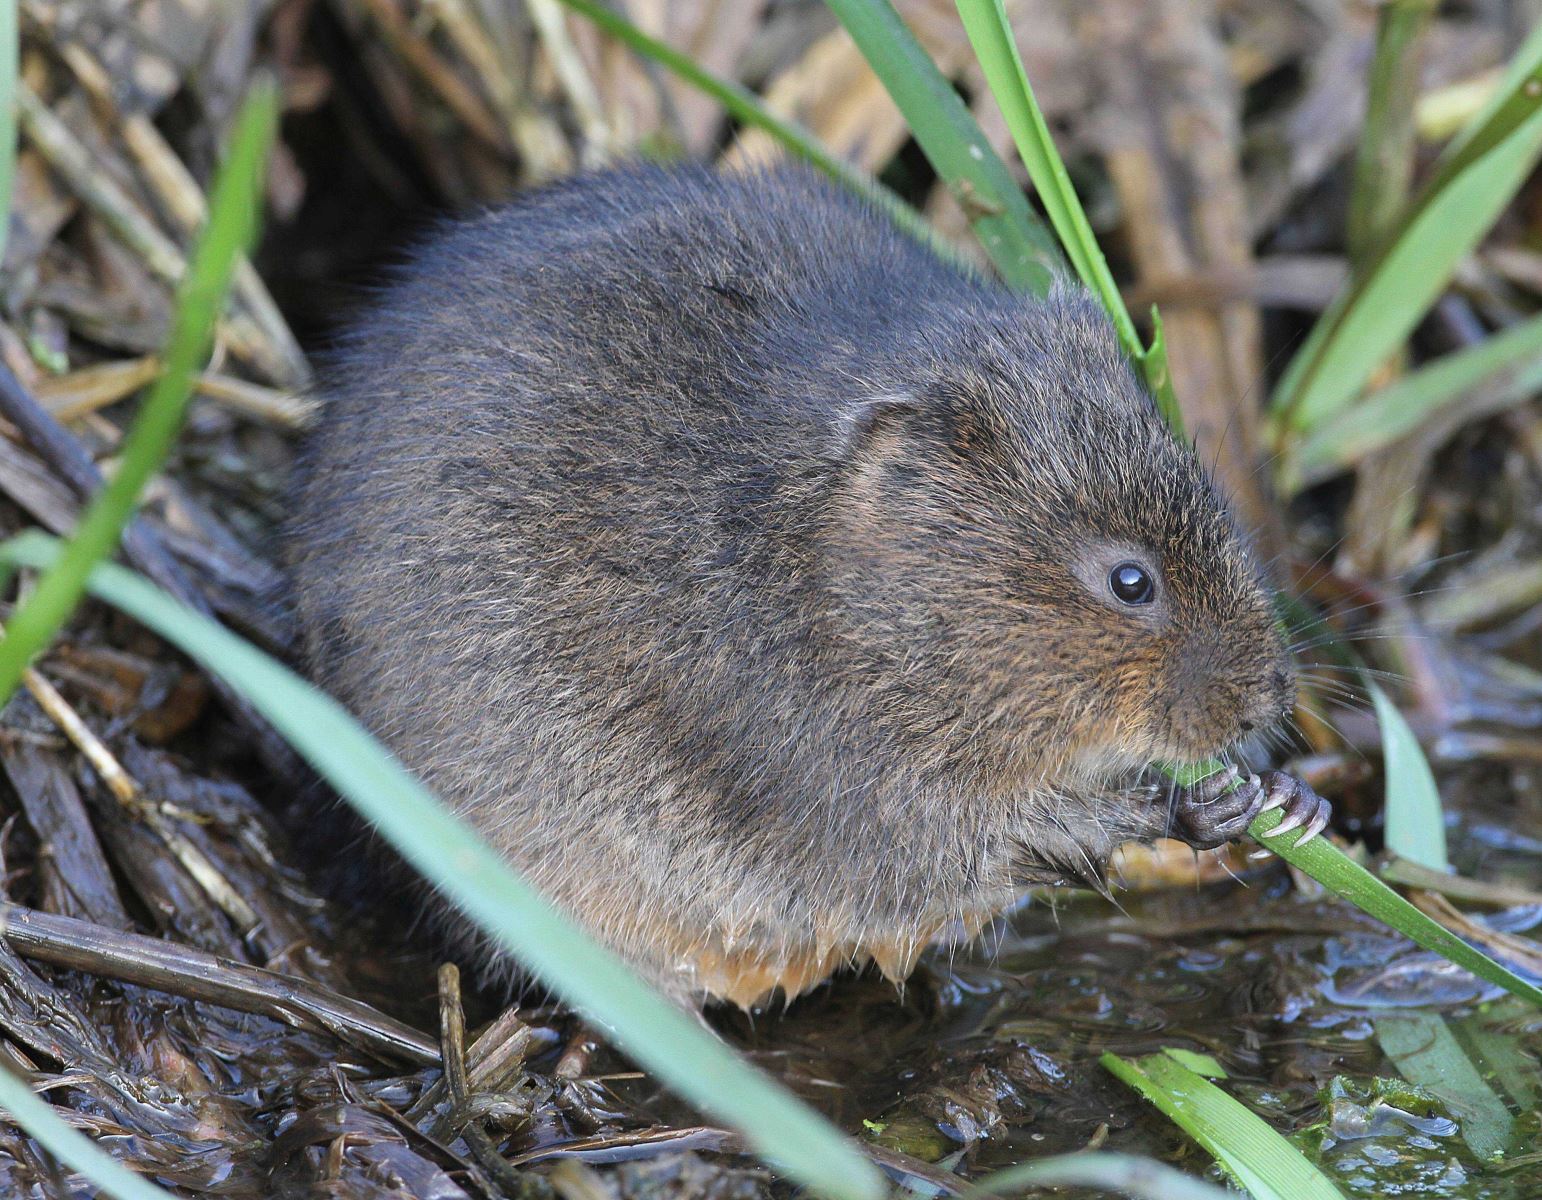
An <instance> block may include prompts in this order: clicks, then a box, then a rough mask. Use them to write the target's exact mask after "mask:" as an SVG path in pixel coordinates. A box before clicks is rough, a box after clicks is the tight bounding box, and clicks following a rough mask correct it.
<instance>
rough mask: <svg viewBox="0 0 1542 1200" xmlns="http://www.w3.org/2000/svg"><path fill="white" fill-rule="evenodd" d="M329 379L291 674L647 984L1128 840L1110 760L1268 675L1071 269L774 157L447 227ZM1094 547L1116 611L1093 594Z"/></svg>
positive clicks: (962, 898) (854, 953) (799, 961)
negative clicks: (1028, 260) (1152, 595)
mask: <svg viewBox="0 0 1542 1200" xmlns="http://www.w3.org/2000/svg"><path fill="white" fill-rule="evenodd" d="M332 375H333V385H332V387H331V389H330V391H331V395H330V400H329V403H328V407H327V412H326V418H325V420H324V422H323V425H322V427H321V429H320V430H319V431H318V432H317V433H316V435H315V437H314V440H313V443H312V445H311V446H310V447H309V449H308V453H307V464H308V465H307V467H306V469H305V483H304V486H303V489H302V492H301V501H300V505H299V511H298V513H297V516H296V521H295V524H294V528H293V533H292V546H293V550H294V555H293V568H294V583H295V588H296V594H297V598H298V604H299V609H300V612H301V615H302V618H303V620H304V624H305V627H306V629H307V631H308V637H309V643H310V649H311V657H312V663H313V667H314V671H315V675H316V677H317V679H318V680H319V681H320V682H321V683H322V684H324V685H325V686H326V687H328V688H329V689H331V690H332V691H333V692H334V693H335V694H336V695H337V696H339V697H340V698H341V699H342V700H343V701H344V702H345V703H347V704H348V705H349V706H350V707H351V708H352V709H353V711H354V712H356V713H357V714H358V715H359V716H360V717H362V718H363V719H364V720H365V721H366V722H367V723H368V724H369V725H370V726H371V727H372V728H373V729H374V730H375V731H376V733H378V734H379V735H380V736H381V737H382V738H384V739H385V740H386V741H387V743H388V744H390V745H391V746H392V747H393V749H394V750H395V751H396V752H397V753H398V754H399V755H400V756H401V758H402V759H403V760H404V761H405V762H406V763H407V764H408V765H409V766H410V767H412V768H413V769H414V770H416V771H417V772H419V773H420V774H421V775H422V776H423V778H424V779H425V780H426V781H427V782H428V783H429V784H430V785H431V786H432V787H434V788H435V789H437V790H438V791H439V793H440V794H441V795H443V796H444V797H445V798H446V799H447V800H449V801H450V802H451V803H452V804H453V805H454V806H455V807H456V808H457V809H458V810H459V811H460V812H461V813H462V814H463V815H464V816H466V817H467V818H468V819H470V820H471V821H472V822H473V823H474V824H475V825H476V826H477V827H478V828H479V829H480V830H481V831H482V833H483V834H484V835H486V836H487V837H488V838H489V839H490V840H491V841H492V842H493V844H494V845H496V846H498V847H499V848H500V849H501V850H502V851H503V852H504V853H506V854H507V855H508V857H509V860H510V861H511V862H512V863H514V864H515V865H516V866H517V867H518V868H519V869H520V870H521V871H523V872H524V873H525V874H526V876H527V877H528V878H530V879H531V880H532V881H533V882H534V883H535V884H537V885H538V886H539V887H541V888H542V889H543V890H544V891H545V892H546V893H547V894H548V895H550V896H551V897H553V898H554V899H555V900H557V901H558V902H559V903H561V904H562V905H563V906H564V907H566V908H567V909H568V910H569V911H571V912H572V913H574V914H576V915H577V916H578V917H579V918H581V919H582V920H583V921H584V922H585V923H586V924H587V925H588V926H589V927H590V928H591V929H592V930H593V931H594V932H595V933H597V934H598V935H599V936H601V937H602V938H603V939H604V940H606V941H607V942H609V943H610V944H611V945H612V946H614V947H616V948H617V949H618V950H620V951H621V952H622V953H623V954H625V955H626V956H628V957H629V958H631V959H632V960H633V961H634V962H636V963H637V964H638V965H639V966H641V967H642V968H643V969H644V970H646V971H647V972H648V973H649V974H651V975H652V976H653V977H654V978H655V979H656V980H658V981H659V982H660V983H661V984H663V985H664V986H665V987H667V988H669V989H670V990H671V991H672V992H673V993H674V994H675V995H677V996H679V997H681V998H682V999H686V998H698V997H701V996H703V995H713V996H720V997H724V998H729V999H733V1000H736V1001H738V1002H741V1003H751V1002H754V1001H756V1000H759V999H762V998H763V997H764V996H765V995H766V993H768V992H769V991H770V990H771V989H772V988H773V987H774V986H778V985H780V986H781V987H783V988H784V989H785V990H786V991H787V992H789V993H796V992H797V991H800V990H802V989H804V988H806V987H808V986H812V985H813V984H814V983H816V982H818V981H819V980H820V979H823V978H824V977H825V976H827V975H828V974H829V973H830V972H831V971H832V970H834V969H835V968H836V967H837V966H838V965H840V964H841V963H843V962H845V961H848V960H860V959H863V958H869V957H873V958H876V959H877V960H878V961H879V963H880V965H881V966H882V967H883V968H884V969H885V970H886V971H888V972H889V973H890V974H892V975H894V976H896V977H903V975H904V974H905V973H907V972H908V971H909V969H910V967H911V965H912V964H913V962H914V958H915V955H916V953H917V952H918V951H919V950H920V949H921V948H922V947H923V946H924V945H925V943H926V942H927V941H929V940H931V939H932V938H933V937H934V936H936V934H937V933H938V931H939V930H941V929H943V928H944V927H947V926H953V925H955V924H956V923H962V925H963V926H964V927H965V928H966V929H967V930H968V931H970V932H973V931H974V930H977V929H978V928H979V926H980V924H981V922H982V921H983V920H984V919H986V917H987V916H988V915H989V914H990V913H993V912H995V911H999V910H1000V908H1001V907H1003V906H1004V905H1006V904H1007V903H1008V902H1010V901H1011V900H1012V899H1013V897H1014V895H1015V893H1016V892H1017V891H1018V889H1020V887H1021V886H1022V885H1023V884H1024V883H1025V882H1027V881H1044V880H1059V879H1064V878H1085V877H1087V876H1088V875H1091V874H1095V873H1096V872H1097V871H1099V870H1100V869H1101V866H1102V864H1103V862H1104V861H1105V860H1106V858H1107V856H1108V854H1109V853H1110V851H1111V850H1112V849H1113V847H1114V846H1115V845H1116V844H1118V843H1119V842H1121V841H1124V840H1126V839H1129V838H1132V837H1150V836H1154V835H1159V834H1161V833H1163V832H1164V831H1165V830H1166V829H1167V828H1168V826H1169V814H1168V811H1167V809H1166V806H1165V805H1164V804H1163V803H1161V802H1160V800H1158V799H1154V798H1153V795H1152V792H1151V790H1150V789H1143V788H1140V787H1137V786H1135V782H1134V775H1135V772H1137V771H1138V769H1139V768H1141V767H1142V765H1143V764H1145V763H1147V762H1149V761H1150V760H1152V759H1155V758H1169V759H1185V760H1191V759H1199V758H1202V757H1207V756H1209V755H1211V754H1213V753H1214V752H1216V751H1218V750H1221V749H1222V748H1224V747H1225V746H1227V745H1228V744H1230V743H1231V742H1233V741H1234V740H1235V739H1237V738H1238V737H1239V736H1240V735H1241V734H1242V733H1244V732H1245V731H1246V728H1247V727H1249V726H1252V727H1258V728H1262V727H1264V726H1267V725H1271V724H1273V723H1275V722H1276V721H1277V720H1278V719H1279V718H1280V717H1281V716H1283V715H1284V713H1285V711H1286V709H1287V707H1288V705H1289V702H1290V697H1291V694H1292V687H1293V681H1292V678H1291V675H1290V670H1289V666H1288V663H1287V660H1286V656H1285V652H1284V648H1283V647H1282V645H1281V642H1280V639H1279V636H1278V634H1277V632H1276V628H1275V624H1274V619H1273V616H1272V613H1271V610H1270V604H1269V601H1268V598H1267V596H1266V594H1265V591H1264V590H1263V588H1262V587H1261V586H1260V584H1259V582H1258V580H1257V578H1256V575H1255V569H1254V567H1253V565H1252V564H1251V563H1250V561H1249V558H1248V553H1247V550H1246V548H1245V547H1244V545H1243V543H1242V542H1241V541H1240V540H1239V538H1238V536H1237V534H1236V531H1235V530H1234V529H1233V526H1232V523H1231V521H1230V519H1229V518H1228V516H1227V514H1226V512H1225V509H1224V507H1223V505H1222V503H1221V502H1220V500H1219V499H1218V498H1217V496H1216V494H1215V492H1214V491H1213V490H1212V488H1211V486H1210V484H1209V483H1208V482H1207V481H1206V479H1205V477H1204V474H1203V472H1202V471H1201V469H1200V467H1199V465H1198V464H1197V463H1196V462H1195V460H1194V457H1193V455H1192V453H1191V452H1190V450H1189V448H1188V447H1186V446H1183V445H1180V444H1179V443H1178V442H1176V441H1175V440H1174V439H1173V438H1172V437H1171V436H1170V434H1169V433H1168V431H1167V429H1166V427H1165V426H1164V425H1163V423H1162V421H1161V420H1160V418H1159V417H1158V415H1157V414H1156V412H1155V411H1154V409H1153V406H1152V404H1151V401H1150V399H1149V398H1148V396H1147V395H1146V394H1145V392H1144V391H1143V390H1142V388H1141V387H1140V386H1139V385H1138V384H1137V382H1136V381H1135V379H1134V377H1133V376H1132V374H1131V372H1130V368H1129V366H1128V365H1127V363H1126V362H1125V360H1124V359H1123V357H1122V356H1121V354H1120V351H1119V349H1118V347H1117V345H1116V342H1115V339H1114V336H1113V334H1112V332H1111V330H1110V329H1109V326H1108V324H1107V323H1106V321H1105V319H1104V318H1103V316H1102V315H1101V314H1100V313H1099V311H1098V310H1097V309H1096V307H1095V305H1094V304H1093V303H1092V302H1091V301H1090V300H1088V299H1087V298H1085V297H1084V296H1082V295H1080V294H1076V293H1073V292H1070V291H1064V292H1062V293H1060V294H1059V295H1057V296H1055V297H1053V298H1052V299H1051V300H1049V301H1047V302H1042V303H1041V302H1034V301H1031V300H1027V299H1022V298H1018V297H1014V296H1011V295H1008V294H1007V293H1005V292H1004V291H1002V290H1000V289H999V288H997V287H995V286H993V285H991V284H989V283H987V282H984V281H982V280H980V279H977V278H974V277H972V276H970V275H968V274H966V273H964V272H962V271H960V270H958V269H957V268H955V267H952V266H950V265H946V264H944V263H942V262H940V261H939V260H938V259H937V258H935V257H934V256H933V255H932V254H931V253H930V252H928V251H927V250H925V249H923V248H922V247H920V246H918V245H916V244H914V243H912V242H910V241H909V240H908V239H907V238H905V237H904V236H903V235H901V234H900V233H898V232H897V231H896V230H895V229H894V228H893V227H891V226H890V225H889V224H888V222H887V221H886V220H885V219H884V218H883V217H882V216H880V215H878V214H876V213H873V212H871V211H869V210H868V209H867V208H866V207H865V206H864V205H863V204H861V203H860V202H858V201H856V200H854V199H852V198H850V197H848V196H846V195H844V194H841V193H839V192H837V191H835V190H833V189H832V188H830V187H829V186H827V185H826V184H824V183H822V182H820V181H818V180H816V179H815V178H813V177H812V176H810V175H808V174H806V173H804V172H802V171H800V170H782V171H778V172H775V173H771V174H766V175H756V176H750V177H747V178H745V177H739V178H735V177H719V176H717V175H714V174H711V173H709V172H707V171H704V170H700V169H696V168H687V169H676V170H667V171H666V170H657V169H646V168H645V169H637V170H632V171H627V172H618V173H612V174H609V175H603V176H598V177H595V178H592V179H589V180H583V181H577V182H574V183H570V184H568V185H564V186H559V187H558V188H555V189H552V190H549V191H546V192H543V193H538V194H536V195H533V196H530V197H527V198H524V199H522V200H520V201H519V202H517V203H515V204H514V205H512V206H510V207H508V208H506V209H504V210H501V211H498V212H493V213H490V214H488V215H486V216H484V217H481V218H479V219H477V220H475V221H471V222H469V223H466V224H463V225H460V226H458V227H454V228H451V229H449V230H447V231H446V232H444V233H443V234H442V235H441V236H440V237H438V238H437V239H435V240H434V241H432V242H430V243H429V244H428V245H426V246H425V247H424V248H423V249H422V250H421V251H420V252H419V253H418V254H417V255H416V257H415V258H414V260H413V261H412V263H411V264H410V265H409V266H408V267H407V268H406V269H405V270H403V271H402V272H401V274H400V277H399V279H398V280H397V281H396V283H395V284H394V285H393V286H392V287H391V288H389V289H388V290H387V291H386V292H385V293H384V295H383V296H382V297H381V298H380V302H379V303H378V305H377V306H376V307H375V309H374V310H373V311H372V312H371V313H370V315H369V316H367V317H366V318H365V319H364V320H363V321H362V322H360V323H359V324H358V325H357V327H356V328H355V329H354V331H353V332H352V334H351V335H350V337H349V339H348V341H347V343H346V344H345V346H344V347H343V349H342V350H341V352H340V353H339V355H338V356H337V359H336V362H335V363H334V366H333V371H332ZM1124 558H1138V559H1141V560H1143V561H1146V562H1148V563H1150V564H1151V565H1152V566H1153V567H1154V568H1155V570H1156V571H1157V572H1158V575H1159V584H1158V586H1159V596H1158V602H1157V603H1156V604H1154V605H1150V606H1146V607H1144V608H1140V609H1133V608H1130V607H1128V606H1124V605H1121V604H1119V603H1118V602H1117V601H1115V600H1113V599H1112V597H1111V596H1110V595H1109V593H1108V592H1107V588H1106V579H1107V573H1108V570H1109V568H1110V567H1111V566H1112V565H1113V564H1114V563H1117V562H1119V561H1120V560H1121V559H1124ZM461 936H462V937H463V938H464V939H465V940H466V941H467V943H468V944H469V943H470V942H471V941H472V940H473V939H472V935H471V934H470V933H469V931H463V932H462V935H461Z"/></svg>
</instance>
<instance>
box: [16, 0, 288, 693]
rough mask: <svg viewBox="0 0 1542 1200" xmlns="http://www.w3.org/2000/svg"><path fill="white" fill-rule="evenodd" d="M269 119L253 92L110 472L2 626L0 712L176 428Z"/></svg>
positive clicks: (245, 240) (81, 588)
mask: <svg viewBox="0 0 1542 1200" xmlns="http://www.w3.org/2000/svg"><path fill="white" fill-rule="evenodd" d="M0 3H3V0H0ZM277 121H278V91H277V89H276V88H275V87H273V86H272V85H271V84H269V85H265V86H259V87H258V88H257V90H256V91H254V92H253V94H252V96H251V98H250V99H249V100H248V101H247V103H246V105H245V106H244V107H243V109H242V111H241V114H240V117H239V119H238V120H237V122H236V132H235V137H234V139H233V140H232V142H231V147H230V154H229V156H228V158H227V159H226V161H225V164H224V166H223V167H222V168H221V170H220V173H219V178H218V180H217V181H216V183H215V188H214V198H213V201H212V203H211V205H210V209H209V222H208V224H207V225H206V226H205V227H204V231H203V235H202V237H200V238H199V242H198V248H197V250H196V251H195V253H194V255H193V258H192V261H191V262H190V264H189V266H188V271H187V275H186V277H185V278H184V279H183V281H182V286H181V287H180V288H179V289H178V294H177V303H176V310H175V312H174V314H173V318H172V330H171V339H170V342H169V344H168V346H167V349H166V355H165V366H164V368H163V370H162V372H161V375H160V377H159V378H158V379H157V380H156V381H155V385H154V387H152V388H151V390H150V395H149V397H148V398H147V399H146V400H145V402H144V404H143V406H142V407H141V408H140V410H139V416H138V418H137V419H136V420H135V422H134V426H133V428H132V429H131V430H130V431H129V434H128V437H127V438H125V439H124V443H123V451H122V455H121V457H120V459H119V464H118V469H117V471H116V472H115V473H114V475H113V477H112V479H111V480H110V481H109V482H108V484H107V485H106V486H105V487H104V488H103V489H102V491H101V493H100V494H99V495H98V496H97V497H96V498H95V499H94V500H93V501H92V503H91V505H90V507H89V508H88V509H87V510H86V512H85V515H84V516H82V517H81V520H80V523H79V525H78V526H77V527H76V529H75V532H74V534H73V535H72V536H71V538H70V541H69V545H68V548H67V549H66V551H65V553H64V554H63V555H62V556H60V558H59V561H58V563H57V564H56V565H55V566H53V567H52V568H51V569H50V570H49V571H48V572H46V573H45V574H44V575H43V577H42V578H41V579H40V580H39V581H38V585H37V587H36V589H35V590H34V591H33V592H32V594H31V596H29V597H28V598H27V600H26V602H25V603H24V604H23V605H22V606H21V607H20V608H19V609H17V611H16V613H15V614H14V615H13V616H12V617H11V620H10V621H9V622H8V623H7V625H6V630H5V641H4V642H3V643H0V705H3V704H4V703H5V701H6V700H9V699H10V696H11V694H12V692H14V691H15V690H16V685H17V684H18V683H20V682H21V677H22V672H23V671H25V670H26V667H27V664H28V663H29V662H31V661H32V659H33V657H34V656H36V655H38V654H40V653H41V652H42V651H43V650H44V649H45V648H46V647H47V645H48V643H49V641H50V640H51V639H52V638H53V636H54V634H56V633H57V632H58V631H59V630H60V628H62V627H63V625H64V623H65V622H66V621H68V620H69V618H70V614H71V613H72V612H74V611H75V606H76V605H77V604H79V603H80V599H81V597H82V596H83V595H84V594H85V589H86V577H87V576H88V575H89V574H90V573H91V568H92V567H93V566H95V565H96V564H97V563H98V562H101V561H102V560H103V559H105V558H107V557H108V556H109V555H111V554H112V552H113V550H114V548H115V547H116V546H117V544H118V538H119V536H120V535H121V534H122V533H123V529H124V527H125V526H126V525H127V524H128V523H129V521H130V520H132V519H133V516H134V509H135V507H136V506H137V505H138V503H139V494H140V492H141V491H142V490H143V489H144V486H145V484H146V483H148V482H149V480H150V477H151V476H152V475H154V474H155V472H156V471H157V470H158V469H159V468H160V465H161V463H162V461H163V460H164V459H165V457H166V454H167V452H168V451H169V450H170V449H171V445H172V442H173V441H174V440H175V439H176V436H177V431H178V430H179V429H180V428H181V427H182V418H183V415H184V413H185V412H186V411H187V404H188V400H189V398H190V397H191V395H192V389H193V381H194V378H195V376H196V374H197V371H198V369H199V368H200V367H201V366H202V365H203V362H204V360H205V358H206V357H207V356H208V353H209V343H210V341H211V340H212V338H213V335H214V323H215V321H216V320H217V319H218V317H219V315H220V312H221V310H222V309H223V308H224V303H225V294H226V292H227V291H228V290H229V286H230V279H231V274H232V272H233V271H234V270H235V265H236V260H237V259H238V258H239V256H240V255H241V253H242V252H243V251H244V250H245V249H246V247H247V246H248V244H249V243H250V241H251V239H252V234H253V233H254V231H255V230H256V226H257V212H258V209H259V207H260V203H261V197H260V193H261V184H262V176H263V169H264V165H265V163H266V162H267V154H268V146H269V145H270V143H271V142H272V140H273V131H274V129H275V127H276V125H277Z"/></svg>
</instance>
